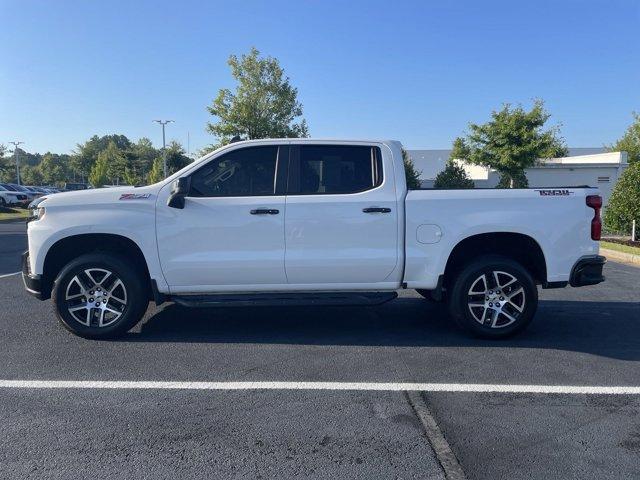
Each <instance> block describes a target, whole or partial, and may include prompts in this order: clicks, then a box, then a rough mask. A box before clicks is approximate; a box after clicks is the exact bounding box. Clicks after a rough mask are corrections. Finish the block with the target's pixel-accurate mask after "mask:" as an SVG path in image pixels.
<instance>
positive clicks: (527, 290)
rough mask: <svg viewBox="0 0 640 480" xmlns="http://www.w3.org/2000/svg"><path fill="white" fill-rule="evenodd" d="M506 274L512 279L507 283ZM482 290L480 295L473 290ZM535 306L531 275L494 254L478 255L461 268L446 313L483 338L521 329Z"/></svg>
mask: <svg viewBox="0 0 640 480" xmlns="http://www.w3.org/2000/svg"><path fill="white" fill-rule="evenodd" d="M495 272H498V273H495ZM483 275H484V278H485V279H486V281H488V282H489V284H488V285H487V284H485V283H484V282H485V281H483V280H482V276H483ZM496 275H497V277H498V281H497V282H496ZM510 277H512V279H515V281H514V282H512V283H510V284H507V282H511V278H510ZM500 285H502V286H503V287H504V288H503V287H501V286H500ZM472 288H473V289H472ZM483 289H484V291H485V293H484V294H478V293H475V292H479V291H482V290H483ZM520 289H521V290H522V291H521V292H520V293H517V292H518V291H519V290H520ZM490 292H491V293H490ZM509 296H511V298H509ZM479 304H482V305H479ZM488 305H491V307H488ZM537 307H538V289H537V287H536V284H535V282H534V281H533V278H532V277H531V274H529V272H528V271H527V270H526V269H525V268H524V267H522V265H520V264H519V263H517V262H515V261H513V260H511V259H510V258H506V257H502V256H498V255H486V256H482V257H480V258H478V259H477V260H475V261H473V262H472V263H471V264H469V265H468V266H466V267H465V268H463V269H462V270H461V271H460V272H459V273H458V275H457V276H456V278H455V279H454V281H453V285H452V288H451V294H450V295H449V312H450V313H451V316H452V317H453V319H454V320H455V321H456V323H457V324H458V325H459V326H461V327H462V328H464V329H465V330H467V331H469V332H471V333H472V334H474V335H475V336H478V337H483V338H495V339H498V338H507V337H510V336H512V335H515V334H516V333H518V332H520V331H522V330H524V329H525V328H526V327H527V326H528V325H529V323H531V321H532V320H533V317H534V315H535V313H536V309H537ZM519 309H521V311H520V310H519ZM479 319H482V320H483V323H481V322H480V320H479Z"/></svg>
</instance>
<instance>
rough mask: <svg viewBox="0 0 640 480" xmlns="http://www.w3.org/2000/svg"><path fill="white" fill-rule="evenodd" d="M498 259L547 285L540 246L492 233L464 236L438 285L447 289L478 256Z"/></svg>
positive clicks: (518, 236)
mask: <svg viewBox="0 0 640 480" xmlns="http://www.w3.org/2000/svg"><path fill="white" fill-rule="evenodd" d="M491 254H494V255H502V256H504V257H507V258H510V259H512V260H515V261H516V262H518V263H520V264H521V265H522V266H523V267H524V268H526V269H527V270H528V271H529V273H530V274H531V276H532V277H533V278H534V280H535V282H536V283H539V284H542V285H545V284H546V283H547V263H546V259H545V255H544V252H543V250H542V247H541V246H540V244H539V243H538V242H537V241H536V240H535V239H534V238H533V237H531V236H529V235H526V234H524V233H514V232H492V233H480V234H476V235H471V236H468V237H466V238H464V239H462V240H460V241H459V242H458V243H457V244H456V246H455V247H454V248H453V249H452V250H451V253H450V254H449V257H448V259H447V263H446V265H445V268H444V273H443V277H442V283H443V286H444V287H445V288H448V287H450V285H451V282H452V280H453V279H454V278H455V275H456V273H458V272H460V270H461V269H462V268H464V266H465V265H467V264H468V263H469V262H470V261H472V260H473V259H474V258H476V257H478V256H480V255H491Z"/></svg>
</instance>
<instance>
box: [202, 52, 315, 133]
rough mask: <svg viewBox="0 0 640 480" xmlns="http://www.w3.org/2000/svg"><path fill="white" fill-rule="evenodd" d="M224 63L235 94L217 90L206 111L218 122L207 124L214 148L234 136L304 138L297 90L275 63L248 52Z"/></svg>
mask: <svg viewBox="0 0 640 480" xmlns="http://www.w3.org/2000/svg"><path fill="white" fill-rule="evenodd" d="M227 63H228V64H229V66H230V67H231V74H232V75H233V78H234V79H235V80H236V81H237V86H236V90H235V93H232V92H231V90H229V89H227V88H223V89H221V90H220V91H219V92H218V96H217V97H216V98H215V99H214V100H213V103H212V105H211V106H209V107H208V110H209V113H211V115H213V116H215V117H217V119H218V120H217V121H216V122H214V123H208V124H207V130H208V131H209V133H211V134H213V135H215V136H216V138H217V140H218V145H225V144H227V143H229V141H230V140H231V139H232V138H233V137H235V136H239V137H240V138H242V139H243V140H247V139H255V138H278V137H283V138H291V137H306V136H308V129H307V123H306V121H305V120H304V119H303V118H301V117H302V104H301V103H300V102H298V90H297V89H296V88H295V87H293V86H292V85H291V83H290V82H289V77H287V76H285V74H284V70H283V69H282V67H281V66H280V63H279V62H278V60H277V59H275V58H272V57H266V58H264V57H260V52H259V51H258V50H257V49H256V48H252V49H251V51H250V52H249V53H248V54H246V55H242V56H241V57H240V58H238V57H237V56H236V55H231V56H230V57H229V61H228V62H227ZM298 119H299V121H298Z"/></svg>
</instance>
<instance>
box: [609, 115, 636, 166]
mask: <svg viewBox="0 0 640 480" xmlns="http://www.w3.org/2000/svg"><path fill="white" fill-rule="evenodd" d="M607 148H608V149H609V151H611V152H627V153H628V154H629V163H636V162H638V161H640V114H638V113H636V112H633V123H632V124H631V125H629V127H628V128H627V130H626V131H625V132H624V135H623V136H622V138H620V139H619V140H618V141H617V142H616V143H614V144H613V145H609V146H608V147H607Z"/></svg>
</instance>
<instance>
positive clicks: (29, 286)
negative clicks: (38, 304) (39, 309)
mask: <svg viewBox="0 0 640 480" xmlns="http://www.w3.org/2000/svg"><path fill="white" fill-rule="evenodd" d="M22 281H23V282H24V288H25V289H26V290H27V292H29V293H30V294H31V295H33V296H34V297H36V298H37V299H39V300H45V298H44V296H43V295H42V278H41V277H40V275H35V274H33V273H31V268H30V266H29V251H26V252H24V253H23V254H22Z"/></svg>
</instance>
